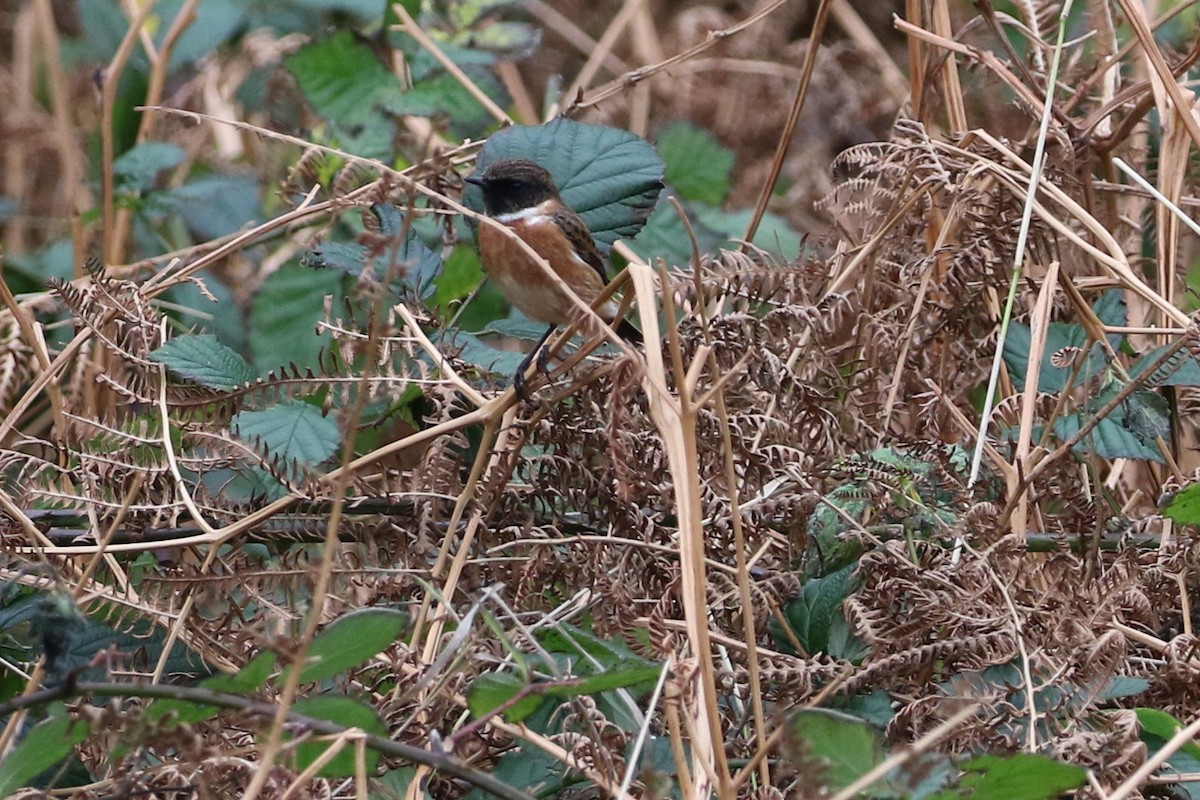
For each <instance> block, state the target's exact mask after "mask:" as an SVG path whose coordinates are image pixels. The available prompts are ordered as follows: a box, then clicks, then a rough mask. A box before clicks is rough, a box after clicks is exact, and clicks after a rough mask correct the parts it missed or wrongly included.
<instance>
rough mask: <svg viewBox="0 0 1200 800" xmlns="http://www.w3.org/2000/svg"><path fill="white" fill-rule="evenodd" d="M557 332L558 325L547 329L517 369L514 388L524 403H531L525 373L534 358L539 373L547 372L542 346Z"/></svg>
mask: <svg viewBox="0 0 1200 800" xmlns="http://www.w3.org/2000/svg"><path fill="white" fill-rule="evenodd" d="M556 330H558V326H557V325H551V326H550V327H549V328H547V329H546V332H545V333H543V334H542V338H540V339H538V340H537V344H535V345H534V346H533V349H532V350H530V351H529V353H528V354H527V355H526V356H525V357H524V358H522V359H521V363H520V365H519V366H518V367H517V372H516V374H515V375H513V388H514V389H516V391H517V397H519V398H520V399H521V402H522V403H528V402H529V393H528V392H526V391H525V372H526V370H528V369H529V365H530V364H532V363H533V359H534V358H537V366H538V371H539V372H545V371H546V358H547V354H546V352H545V351H544V350H543V349H542V345H544V344H545V343H546V340H547V339H549V338H550V335H551V334H552V333H554V332H555V331H556Z"/></svg>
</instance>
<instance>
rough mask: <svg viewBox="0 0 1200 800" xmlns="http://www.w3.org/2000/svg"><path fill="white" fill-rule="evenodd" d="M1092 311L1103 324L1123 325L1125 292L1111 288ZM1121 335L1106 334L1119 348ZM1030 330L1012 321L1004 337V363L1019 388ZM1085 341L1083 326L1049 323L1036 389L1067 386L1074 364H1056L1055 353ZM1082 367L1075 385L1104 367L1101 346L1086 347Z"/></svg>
mask: <svg viewBox="0 0 1200 800" xmlns="http://www.w3.org/2000/svg"><path fill="white" fill-rule="evenodd" d="M1092 311H1093V312H1094V313H1095V314H1096V316H1097V317H1098V318H1099V320H1100V321H1101V322H1103V323H1104V324H1106V325H1124V324H1125V295H1124V293H1123V292H1121V291H1120V290H1118V289H1111V290H1109V291H1107V292H1105V293H1104V294H1102V295H1101V296H1100V298H1099V299H1098V300H1097V301H1096V303H1095V305H1093V306H1092ZM1122 338H1123V337H1121V336H1120V335H1119V334H1114V335H1112V336H1109V337H1108V340H1109V343H1110V344H1111V345H1112V347H1113V349H1116V348H1118V347H1120V345H1121V341H1122ZM1032 341H1033V333H1032V331H1031V329H1030V327H1029V326H1028V325H1026V324H1024V323H1020V322H1014V323H1013V324H1012V325H1010V326H1009V329H1008V336H1007V337H1006V338H1005V340H1004V362H1005V364H1007V365H1008V370H1009V373H1010V374H1011V375H1012V380H1013V385H1014V386H1016V388H1017V390H1018V391H1020V390H1022V389H1024V388H1025V385H1024V381H1025V372H1026V365H1027V364H1028V363H1029V351H1030V347H1031V346H1032ZM1086 343H1087V332H1086V331H1085V330H1084V329H1083V326H1082V325H1078V324H1074V323H1066V322H1051V323H1050V325H1049V328H1048V330H1047V333H1046V345H1045V347H1044V349H1043V350H1042V352H1041V353H1040V356H1041V359H1042V366H1041V372H1040V373H1039V375H1038V391H1039V392H1051V393H1053V392H1061V391H1063V389H1065V388H1066V385H1067V381H1068V380H1069V379H1070V377H1071V375H1072V373H1073V372H1074V363H1071V362H1069V363H1067V365H1065V366H1058V365H1056V364H1055V362H1056V361H1058V359H1057V358H1056V354H1058V353H1059V352H1060V351H1062V350H1068V349H1077V348H1081V347H1083V346H1084V345H1085V344H1086ZM1084 358H1085V359H1086V360H1085V361H1084V362H1083V366H1082V367H1081V368H1080V369H1079V370H1078V372H1077V373H1075V374H1076V377H1075V385H1076V386H1078V385H1079V384H1081V383H1083V382H1085V381H1087V380H1088V379H1089V378H1091V377H1092V376H1094V375H1096V374H1097V373H1099V372H1100V371H1101V370H1102V369H1104V368H1105V366H1106V364H1107V361H1106V357H1105V353H1104V349H1103V348H1102V347H1100V345H1099V344H1098V343H1097V344H1093V345H1092V347H1091V348H1090V349H1089V350H1088V352H1087V354H1086V356H1084Z"/></svg>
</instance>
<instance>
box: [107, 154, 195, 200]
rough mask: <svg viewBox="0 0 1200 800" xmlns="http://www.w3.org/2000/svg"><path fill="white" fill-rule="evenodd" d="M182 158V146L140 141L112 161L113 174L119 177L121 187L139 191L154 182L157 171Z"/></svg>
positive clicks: (174, 165) (170, 165)
mask: <svg viewBox="0 0 1200 800" xmlns="http://www.w3.org/2000/svg"><path fill="white" fill-rule="evenodd" d="M183 159H184V152H183V148H182V147H180V146H179V145H177V144H171V143H170V142H142V143H141V144H139V145H138V146H137V147H134V148H133V149H131V150H126V151H125V152H124V153H122V154H121V156H120V158H118V159H116V160H115V161H113V174H114V175H115V176H117V177H118V178H120V181H121V188H123V189H125V190H126V191H130V192H140V191H143V190H144V189H147V188H149V187H150V185H151V184H152V183H154V179H155V178H156V177H157V176H158V173H160V172H162V171H163V170H165V169H172V168H173V167H176V166H178V165H179V164H180V163H181V162H182V161H183Z"/></svg>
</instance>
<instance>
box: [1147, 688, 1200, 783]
mask: <svg viewBox="0 0 1200 800" xmlns="http://www.w3.org/2000/svg"><path fill="white" fill-rule="evenodd" d="M1135 713H1136V714H1137V718H1138V723H1139V724H1140V725H1141V726H1142V736H1141V739H1142V741H1143V742H1145V743H1146V747H1147V749H1148V750H1149V752H1150V753H1152V754H1153V753H1156V752H1158V751H1159V750H1161V749H1162V747H1163V745H1165V744H1166V743H1167V741H1168V740H1169V739H1171V738H1172V737H1174V736H1175V734H1176V733H1178V732H1179V729H1180V728H1182V727H1183V726H1182V725H1181V724H1180V722H1179V720H1177V719H1175V717H1173V716H1171V715H1170V714H1168V713H1166V712H1165V711H1160V710H1158V709H1157V708H1138V709H1135ZM1181 773H1182V774H1185V775H1200V745H1197V744H1196V742H1195V741H1190V742H1184V743H1183V746H1182V747H1180V748H1179V749H1178V750H1176V751H1175V752H1174V753H1172V754H1171V757H1170V758H1169V759H1168V760H1167V763H1166V765H1164V767H1163V769H1162V771H1161V774H1162V775H1163V776H1164V777H1167V776H1170V775H1173V774H1181ZM1174 788H1175V789H1176V790H1177V792H1178V793H1179V794H1180V795H1181V796H1183V797H1188V798H1193V800H1200V781H1194V780H1193V781H1181V782H1179V783H1177V784H1175V786H1174Z"/></svg>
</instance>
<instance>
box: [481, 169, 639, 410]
mask: <svg viewBox="0 0 1200 800" xmlns="http://www.w3.org/2000/svg"><path fill="white" fill-rule="evenodd" d="M466 180H467V182H468V183H473V184H475V185H476V186H478V187H479V188H480V189H482V190H483V206H484V210H485V211H486V212H487V215H488V216H489V217H491V218H492V219H494V220H495V221H497V222H499V223H501V224H502V225H505V226H507V227H508V228H510V229H512V231H514V232H515V233H516V235H517V236H518V237H520V239H521V240H522V241H524V242H525V243H526V244H528V245H529V246H530V247H531V248H532V249H533V251H534V252H535V253H537V254H538V255H539V256H541V257H542V258H544V259H546V262H547V263H548V264H549V265H550V268H551V269H552V270H554V272H555V273H556V274H557V275H558V276H559V277H560V278H562V280H563V282H565V283H566V284H567V286H569V287H571V290H572V291H573V292H575V294H577V295H579V298H580V299H581V300H583V302H585V303H587V304H588V305H592V304H593V303H594V302H595V300H596V298H597V297H599V295H600V293H601V292H602V291H603V290H604V287H605V286H606V285H607V284H608V274H607V273H606V272H605V271H604V261H603V258H602V257H601V255H600V251H599V249H597V247H596V242H595V240H594V239H593V238H592V232H591V231H590V230H588V227H587V224H586V223H585V222H584V221H583V219H582V218H581V217H580V216H579V215H578V214H577V213H575V211H574V210H572V209H571V208H570V207H569V206H567V205H566V204H565V203H563V201H562V198H561V197H559V195H558V188H557V187H556V186H555V185H554V179H553V178H551V177H550V173H549V172H547V171H546V170H545V169H543V168H542V167H540V166H538V165H537V164H535V163H533V162H532V161H525V160H522V159H504V160H501V161H494V162H492V163H491V164H490V165H488V167H487V169H485V170H484V171H483V173H482V174H480V175H472V176H471V177H469V178H467V179H466ZM479 255H480V259H481V260H482V262H483V268H484V271H486V272H487V274H488V277H489V278H491V279H492V280H493V281H494V282H495V284H496V287H497V288H498V289H499V290H500V293H501V294H503V295H504V296H505V298H507V299H508V302H510V303H512V304H513V305H514V306H516V307H517V308H518V309H519V310H520V311H521V312H522V313H523V314H525V316H527V317H529V318H530V319H533V320H537V321H538V322H545V323H548V324H549V325H550V327H549V328H548V329H547V330H546V332H545V333H544V334H542V338H541V339H539V340H538V342H537V344H536V345H534V347H533V350H531V351H530V352H529V355H527V356H526V357H525V358H524V360H522V361H521V365H520V366H519V367H517V373H516V375H515V376H513V386H514V388H515V389H516V390H517V395H518V396H519V397H520V398H521V399H522V400H526V399H528V398H527V397H526V395H525V371H526V370H527V369H528V368H529V365H530V363H531V362H532V361H533V359H534V357H535V356H536V355H537V353H538V352H539V351H540V350H541V349H542V345H544V344H545V343H546V340H547V339H549V338H550V335H551V334H552V333H554V331H555V330H556V329H557V328H558V326H559V325H566V324H568V323H569V322H570V321H571V319H572V317H575V316H576V315H577V313H578V312H577V310H576V306H575V304H574V303H573V302H571V298H569V297H567V296H566V294H565V293H564V292H563V291H562V290H561V289H560V288H559V287H558V286H557V285H556V284H555V283H554V281H552V280H551V279H550V276H548V275H547V274H546V273H545V271H544V270H543V268H542V266H541V265H540V264H539V263H538V262H537V261H535V260H534V259H533V258H531V257H530V256H529V254H528V253H527V252H525V250H524V249H523V248H522V247H521V246H520V245H518V244H517V242H515V241H513V237H511V236H509V235H507V234H506V233H505V232H504V231H501V230H498V229H496V228H495V227H493V226H491V225H483V226H481V227H480V229H479ZM618 311H619V307H618V305H617V304H616V303H615V302H613V301H611V300H609V301H607V302H605V303H604V304H602V305H601V306H600V307H599V308H597V309H596V313H597V314H599V315H600V317H601V318H602V319H603V320H604V321H605V322H609V323H611V322H613V321H614V319H615V318H616V316H617V313H618ZM616 331H617V333H618V334H619V335H620V336H621V337H623V338H624V339H626V340H628V341H630V342H633V343H635V344H640V343H641V341H642V334H641V332H640V331H639V330H638V329H637V328H635V327H633V325H631V324H630V323H629V321H628V320H625V319H621V320H617V326H616Z"/></svg>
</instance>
